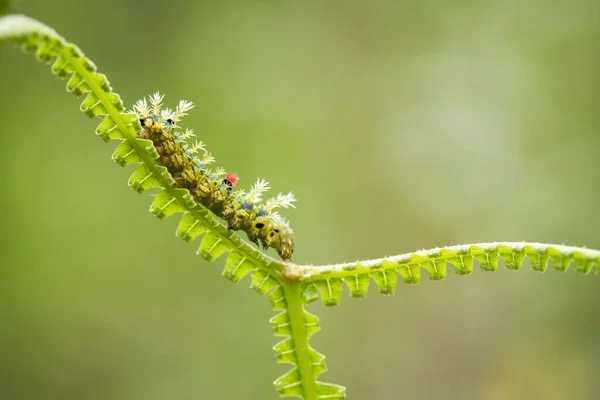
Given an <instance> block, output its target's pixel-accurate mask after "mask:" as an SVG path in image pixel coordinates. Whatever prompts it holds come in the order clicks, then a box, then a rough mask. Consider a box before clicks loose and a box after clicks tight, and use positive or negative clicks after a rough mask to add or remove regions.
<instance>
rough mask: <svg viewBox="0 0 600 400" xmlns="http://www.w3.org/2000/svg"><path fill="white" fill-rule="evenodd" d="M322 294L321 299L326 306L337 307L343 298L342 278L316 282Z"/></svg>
mask: <svg viewBox="0 0 600 400" xmlns="http://www.w3.org/2000/svg"><path fill="white" fill-rule="evenodd" d="M315 285H316V286H317V288H318V289H319V291H320V292H321V299H322V300H323V304H325V305H326V306H329V307H331V306H337V305H338V304H340V297H341V296H342V280H341V279H340V278H331V279H325V280H322V281H317V282H315Z"/></svg>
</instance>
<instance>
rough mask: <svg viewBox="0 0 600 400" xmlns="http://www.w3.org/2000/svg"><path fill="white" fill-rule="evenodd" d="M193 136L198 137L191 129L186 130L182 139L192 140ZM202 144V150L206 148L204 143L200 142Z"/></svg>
mask: <svg viewBox="0 0 600 400" xmlns="http://www.w3.org/2000/svg"><path fill="white" fill-rule="evenodd" d="M193 136H196V135H195V134H194V130H193V129H190V128H185V133H184V134H183V135H182V137H183V138H184V139H189V138H191V137H193ZM200 143H202V146H203V147H202V148H204V143H203V142H200Z"/></svg>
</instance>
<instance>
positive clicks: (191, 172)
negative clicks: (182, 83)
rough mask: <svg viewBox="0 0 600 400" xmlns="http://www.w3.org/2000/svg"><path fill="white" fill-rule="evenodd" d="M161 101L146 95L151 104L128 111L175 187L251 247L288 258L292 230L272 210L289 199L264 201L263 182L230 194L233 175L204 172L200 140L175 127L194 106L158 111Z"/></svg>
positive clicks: (289, 202) (235, 178) (207, 160)
mask: <svg viewBox="0 0 600 400" xmlns="http://www.w3.org/2000/svg"><path fill="white" fill-rule="evenodd" d="M162 100H163V96H162V95H160V94H159V93H155V94H153V95H152V96H150V101H149V102H150V104H148V102H147V101H146V99H145V98H144V99H143V100H139V101H138V102H137V103H136V104H135V105H134V107H133V112H135V113H136V114H137V116H138V118H139V121H140V124H141V126H142V130H141V131H140V132H139V133H138V137H140V138H143V139H148V140H151V141H152V143H153V144H154V147H155V148H156V151H157V152H158V154H159V157H158V162H159V163H160V164H161V165H163V166H165V167H166V168H167V170H168V171H169V172H170V173H171V176H172V177H173V179H174V181H175V186H176V187H180V188H185V189H188V190H189V191H190V193H191V195H192V196H193V197H194V199H195V200H196V201H197V202H198V203H200V204H202V205H204V206H205V207H207V208H208V209H209V210H211V211H212V212H213V213H215V214H216V215H217V216H219V217H220V218H222V219H224V220H225V222H226V223H227V227H228V229H232V230H241V231H244V232H246V234H247V235H248V239H250V241H252V242H253V243H255V244H257V245H258V244H259V243H261V244H262V246H263V248H264V249H265V250H266V249H267V248H269V247H272V248H274V249H275V250H276V251H277V253H278V254H279V256H280V257H281V258H282V259H284V260H288V259H290V258H291V257H292V254H293V253H294V248H295V245H296V244H295V240H294V231H293V230H292V228H290V226H289V223H288V222H287V221H286V220H285V219H283V218H282V217H281V216H280V215H279V214H278V213H277V212H275V211H274V210H276V209H277V208H288V207H295V206H294V204H293V203H294V201H296V199H295V198H294V195H293V194H292V193H291V192H290V193H288V194H282V193H279V194H278V195H277V196H276V197H274V198H271V199H269V200H267V201H265V202H263V201H262V195H263V193H264V192H265V191H267V190H268V189H269V184H268V183H267V182H266V181H265V180H264V179H259V180H258V181H257V182H256V184H254V186H252V188H251V189H250V190H249V191H248V192H245V191H244V190H233V187H234V186H235V184H236V183H237V181H238V180H239V178H238V176H237V175H236V174H233V173H229V174H226V173H225V170H223V169H222V168H216V169H210V168H208V166H209V165H210V164H212V163H213V162H214V161H215V159H214V157H212V156H211V155H210V153H208V152H207V151H206V149H205V148H204V143H203V142H201V141H196V143H195V144H193V145H191V146H190V145H189V144H188V142H187V139H189V138H190V137H192V136H194V133H193V131H192V130H191V129H186V130H185V131H182V130H181V128H180V126H179V125H178V124H179V122H180V121H181V119H182V118H183V117H184V116H185V115H187V111H189V110H190V109H192V108H193V107H194V105H193V104H192V103H191V102H188V101H184V100H182V101H180V102H179V104H178V105H177V107H176V108H175V110H174V111H173V110H170V109H164V110H161V108H162ZM223 176H224V177H223Z"/></svg>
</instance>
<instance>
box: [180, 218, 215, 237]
mask: <svg viewBox="0 0 600 400" xmlns="http://www.w3.org/2000/svg"><path fill="white" fill-rule="evenodd" d="M209 230H210V228H209V227H208V226H206V223H205V222H203V221H201V220H200V219H198V218H196V217H194V216H193V215H192V214H190V213H186V214H185V215H184V216H183V217H181V221H180V222H179V226H178V227H177V233H176V236H177V237H179V238H181V239H183V240H185V241H186V242H190V241H192V240H194V239H196V238H197V237H198V236H200V235H201V234H203V233H205V232H208V231H209Z"/></svg>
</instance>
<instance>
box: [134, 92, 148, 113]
mask: <svg viewBox="0 0 600 400" xmlns="http://www.w3.org/2000/svg"><path fill="white" fill-rule="evenodd" d="M133 112H134V113H136V114H138V115H140V116H142V117H144V118H146V117H148V115H150V112H149V111H148V102H147V101H146V98H145V97H144V98H143V99H142V100H138V101H136V102H135V104H134V105H133Z"/></svg>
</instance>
